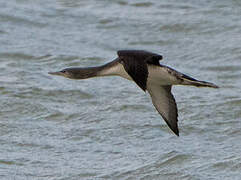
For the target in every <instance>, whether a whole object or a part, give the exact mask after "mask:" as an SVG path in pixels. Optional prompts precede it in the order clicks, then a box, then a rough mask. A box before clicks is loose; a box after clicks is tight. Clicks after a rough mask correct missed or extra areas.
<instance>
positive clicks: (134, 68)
mask: <svg viewBox="0 0 241 180" xmlns="http://www.w3.org/2000/svg"><path fill="white" fill-rule="evenodd" d="M117 54H118V56H119V60H120V63H122V64H123V66H124V68H125V70H126V72H127V73H128V74H129V75H130V76H131V78H132V79H133V80H134V81H135V83H136V84H137V85H138V86H139V87H140V88H141V89H142V90H143V91H145V90H146V82H147V77H148V68H147V64H153V65H160V64H159V60H161V59H162V56H161V55H158V54H154V53H151V52H148V51H142V50H121V51H118V52H117Z"/></svg>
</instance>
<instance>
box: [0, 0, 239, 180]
mask: <svg viewBox="0 0 241 180" xmlns="http://www.w3.org/2000/svg"><path fill="white" fill-rule="evenodd" d="M0 7H1V11H0V43H1V47H0V109H1V111H0V143H1V148H0V178H1V179H18V180H19V179H20V180H21V179H55V180H64V179H72V180H75V179H89V180H92V179H121V180H123V179H128V180H129V179H143V180H144V179H145V180H146V179H181V180H185V179H186V180H189V179H190V180H191V179H192V180H193V179H197V180H198V179H217V180H219V179H236V180H239V179H240V178H241V173H240V172H241V171H240V169H241V156H240V154H241V145H240V144H241V122H240V120H241V108H240V107H241V97H240V94H241V90H240V89H241V82H240V77H241V44H240V42H241V36H240V33H241V23H240V17H241V3H240V2H239V1H235V0H231V1H223V0H221V1H217V0H216V1H200V2H199V1H196V2H194V1H189V0H187V1H185V2H180V1H175V0H172V1H167V0H166V1H157V0H152V1H126V0H113V1H110V0H101V1H97V0H90V1H80V0H58V1H57V0H56V1H50V0H35V1H27V0H21V1H19V0H18V1H17V0H15V1H14V0H9V1H0ZM119 49H145V50H149V51H153V52H156V53H160V54H162V55H163V56H164V60H163V61H162V63H163V64H167V65H169V66H171V67H173V68H175V69H177V70H179V71H181V72H184V73H186V74H188V75H191V76H193V77H194V78H197V79H201V80H206V81H211V82H214V83H216V84H218V85H219V86H220V87H221V88H220V89H218V90H215V89H198V88H195V87H181V86H178V87H174V88H173V94H174V95H175V97H176V101H177V104H178V108H179V128H180V137H176V136H175V135H174V134H173V133H172V132H171V131H170V130H169V129H168V127H167V125H166V124H165V123H164V121H163V120H162V118H161V117H160V116H159V114H158V113H157V112H156V111H155V109H154V108H153V105H152V104H151V101H150V98H149V96H148V94H144V93H143V92H142V90H141V89H139V88H137V86H136V85H135V84H134V83H130V82H128V81H126V80H124V79H122V78H119V77H106V78H97V79H89V80H83V81H73V80H68V79H64V78H61V77H53V76H49V75H48V74H47V72H48V71H54V70H60V69H62V68H65V67H70V66H83V67H84V66H95V65H101V64H104V63H106V62H108V61H111V60H112V59H114V58H115V57H116V51H117V50H119Z"/></svg>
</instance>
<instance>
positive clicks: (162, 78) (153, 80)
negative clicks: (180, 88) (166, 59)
mask: <svg viewBox="0 0 241 180" xmlns="http://www.w3.org/2000/svg"><path fill="white" fill-rule="evenodd" d="M148 73H149V74H148V78H147V85H148V84H157V85H172V84H178V83H179V82H178V80H177V78H176V77H175V76H173V75H172V74H170V73H169V72H168V71H167V68H166V67H159V66H155V65H148Z"/></svg>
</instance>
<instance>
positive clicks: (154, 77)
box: [101, 63, 178, 86]
mask: <svg viewBox="0 0 241 180" xmlns="http://www.w3.org/2000/svg"><path fill="white" fill-rule="evenodd" d="M111 75H112V76H113V75H116V76H121V77H123V78H125V79H128V80H130V81H133V79H132V78H131V77H130V76H129V74H128V73H127V72H126V71H125V68H124V66H123V65H122V64H121V63H116V64H115V65H114V66H112V67H111V68H108V69H106V70H104V71H102V73H101V76H111ZM151 84H156V85H172V84H178V81H177V79H176V77H175V76H173V75H171V74H170V73H169V72H168V71H167V68H166V67H161V66H160V67H159V66H155V65H148V77H147V86H150V85H151Z"/></svg>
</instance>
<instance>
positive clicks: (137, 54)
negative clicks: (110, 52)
mask: <svg viewBox="0 0 241 180" xmlns="http://www.w3.org/2000/svg"><path fill="white" fill-rule="evenodd" d="M117 54H118V56H119V57H121V58H128V57H132V59H134V60H136V61H144V62H145V63H147V64H153V65H160V64H159V61H160V60H162V56H161V55H159V54H155V53H152V52H149V51H144V50H120V51H117Z"/></svg>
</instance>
